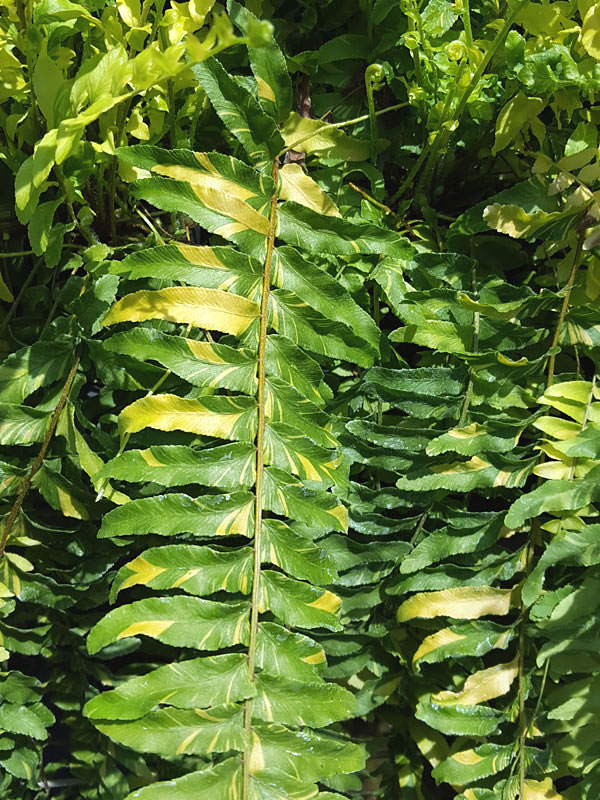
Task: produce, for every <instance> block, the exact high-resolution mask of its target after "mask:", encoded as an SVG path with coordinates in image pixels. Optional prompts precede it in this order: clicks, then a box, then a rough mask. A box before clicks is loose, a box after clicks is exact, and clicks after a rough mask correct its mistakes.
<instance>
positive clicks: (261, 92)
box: [256, 78, 275, 103]
mask: <svg viewBox="0 0 600 800" xmlns="http://www.w3.org/2000/svg"><path fill="white" fill-rule="evenodd" d="M256 83H257V85H258V96H259V97H262V98H263V100H270V101H271V102H272V103H274V102H275V92H274V91H273V89H271V87H270V86H269V84H268V83H267V82H266V81H265V80H264V79H263V78H257V79H256Z"/></svg>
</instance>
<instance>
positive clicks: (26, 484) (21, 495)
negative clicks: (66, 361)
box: [0, 347, 80, 559]
mask: <svg viewBox="0 0 600 800" xmlns="http://www.w3.org/2000/svg"><path fill="white" fill-rule="evenodd" d="M79 358H80V352H79V347H78V348H77V350H76V351H75V358H74V360H73V364H72V365H71V369H70V370H69V374H68V375H67V379H66V381H65V384H64V386H63V390H62V392H61V393H60V397H59V398H58V403H57V404H56V406H55V408H54V411H53V412H52V416H51V417H50V424H49V425H48V430H47V432H46V436H45V437H44V441H43V442H42V446H41V448H40V451H39V453H38V454H37V456H36V459H35V461H34V462H33V464H32V465H31V469H30V470H29V474H28V475H27V477H26V478H25V480H24V481H23V483H22V484H21V487H20V489H19V492H18V494H17V497H16V499H15V502H14V503H13V505H12V508H11V509H10V511H9V512H8V516H7V518H6V522H5V524H4V531H3V532H2V539H0V559H1V558H2V557H3V556H4V551H5V550H6V543H7V542H8V537H9V535H10V532H11V530H12V526H13V525H14V523H15V520H16V518H17V515H18V513H19V511H20V510H21V506H22V505H23V501H24V500H25V497H26V496H27V492H28V491H29V489H30V488H31V484H32V482H33V479H34V477H35V475H36V473H37V472H38V471H39V469H40V468H41V466H42V464H43V463H44V457H45V455H46V451H47V450H48V447H49V446H50V442H51V440H52V437H53V436H54V431H55V430H56V426H57V424H58V418H59V417H60V414H61V411H62V410H63V408H64V405H65V403H66V402H67V398H68V396H69V392H70V390H71V386H72V384H73V380H74V378H75V375H76V374H77V367H78V366H79Z"/></svg>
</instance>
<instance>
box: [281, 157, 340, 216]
mask: <svg viewBox="0 0 600 800" xmlns="http://www.w3.org/2000/svg"><path fill="white" fill-rule="evenodd" d="M279 177H280V179H281V188H280V196H281V199H282V200H294V201H295V202H296V203H301V204H302V205H303V206H306V207H307V208H312V210H313V211H316V212H317V213H319V214H327V215H329V216H331V217H341V214H340V212H339V209H338V207H337V206H336V205H335V203H334V202H333V201H332V200H331V199H330V198H329V197H328V196H327V195H326V194H325V192H324V191H323V190H322V189H321V187H320V186H319V184H318V183H316V181H314V180H313V179H312V178H310V177H309V176H308V175H307V174H306V173H305V172H304V170H303V169H302V167H301V166H300V165H299V164H285V165H284V166H283V167H282V168H281V169H280V170H279Z"/></svg>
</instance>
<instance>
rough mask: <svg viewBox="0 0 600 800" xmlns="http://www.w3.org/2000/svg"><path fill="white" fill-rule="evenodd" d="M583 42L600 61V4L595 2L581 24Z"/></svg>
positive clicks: (591, 54) (586, 48) (588, 50)
mask: <svg viewBox="0 0 600 800" xmlns="http://www.w3.org/2000/svg"><path fill="white" fill-rule="evenodd" d="M581 44H582V45H583V47H584V48H585V51H586V53H587V54H588V55H590V56H591V57H592V58H595V59H596V61H600V5H599V4H598V3H594V4H593V5H592V6H591V8H589V9H588V12H587V14H586V15H585V17H584V18H583V25H582V26H581Z"/></svg>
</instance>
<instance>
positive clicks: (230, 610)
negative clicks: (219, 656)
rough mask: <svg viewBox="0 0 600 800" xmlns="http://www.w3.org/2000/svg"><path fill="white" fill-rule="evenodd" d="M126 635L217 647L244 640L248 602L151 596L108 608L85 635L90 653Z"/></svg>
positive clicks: (229, 645)
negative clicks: (111, 608)
mask: <svg viewBox="0 0 600 800" xmlns="http://www.w3.org/2000/svg"><path fill="white" fill-rule="evenodd" d="M129 636H150V637H151V638H153V639H158V641H159V642H163V643H164V644H170V645H173V646H174V647H193V648H196V649H197V650H220V649H221V648H223V647H232V646H233V645H235V644H241V643H245V642H247V636H248V605H247V603H217V602H214V601H213V600H201V599H200V598H198V597H151V598H148V599H146V600H138V601H137V602H135V603H131V604H130V605H128V606H120V607H119V608H115V609H113V610H112V611H109V612H108V614H106V616H104V617H103V618H102V619H101V620H100V621H99V622H97V623H96V625H94V627H93V628H92V630H91V631H90V634H89V636H88V640H87V645H88V650H89V652H90V653H97V652H98V651H99V650H101V649H102V648H103V647H106V645H108V644H111V643H112V642H118V641H120V640H121V639H125V638H127V637H129Z"/></svg>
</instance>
